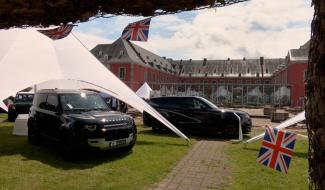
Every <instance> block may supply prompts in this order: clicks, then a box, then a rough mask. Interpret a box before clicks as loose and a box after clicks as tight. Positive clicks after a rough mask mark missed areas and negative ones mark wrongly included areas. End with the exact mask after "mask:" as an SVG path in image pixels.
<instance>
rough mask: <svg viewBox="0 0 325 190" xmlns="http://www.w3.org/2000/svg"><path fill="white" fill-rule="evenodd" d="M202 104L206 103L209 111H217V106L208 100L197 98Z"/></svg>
mask: <svg viewBox="0 0 325 190" xmlns="http://www.w3.org/2000/svg"><path fill="white" fill-rule="evenodd" d="M199 98H200V99H201V100H202V101H203V102H204V103H206V104H207V105H208V106H209V107H210V108H211V109H217V110H219V108H218V106H216V105H214V104H213V103H212V102H210V101H209V100H207V99H205V98H202V97H199Z"/></svg>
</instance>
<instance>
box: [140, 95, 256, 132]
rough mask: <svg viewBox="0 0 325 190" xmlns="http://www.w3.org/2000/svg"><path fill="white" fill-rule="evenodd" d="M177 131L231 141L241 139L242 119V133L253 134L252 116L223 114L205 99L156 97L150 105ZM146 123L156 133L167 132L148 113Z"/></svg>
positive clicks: (240, 113) (225, 112) (145, 114)
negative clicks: (218, 136) (205, 134)
mask: <svg viewBox="0 0 325 190" xmlns="http://www.w3.org/2000/svg"><path fill="white" fill-rule="evenodd" d="M148 103H149V104H150V105H151V106H152V107H154V108H155V109H156V110H157V111H158V112H159V113H160V114H162V115H163V116H164V117H165V118H166V119H167V120H168V121H170V122H171V123H172V124H173V125H175V127H177V128H178V129H179V130H181V131H182V132H185V133H207V134H210V135H216V134H223V135H225V136H226V137H228V138H232V137H238V131H239V130H238V127H239V125H238V124H239V123H238V121H239V119H238V117H237V116H236V115H235V114H234V113H236V114H237V115H238V116H239V117H240V119H241V126H242V131H243V133H249V132H250V131H251V126H252V121H251V118H250V116H249V115H248V114H247V113H245V112H242V111H237V110H224V109H220V108H218V107H217V106H215V105H214V104H213V103H211V102H210V101H208V100H206V99H204V98H202V97H157V98H152V99H150V101H149V102H148ZM143 122H144V124H145V125H147V126H150V127H152V129H153V130H154V131H163V130H167V128H166V127H165V126H164V125H163V124H161V123H160V122H159V121H158V120H156V119H155V118H153V117H152V116H151V115H149V114H148V113H146V112H144V113H143Z"/></svg>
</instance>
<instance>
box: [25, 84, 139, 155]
mask: <svg viewBox="0 0 325 190" xmlns="http://www.w3.org/2000/svg"><path fill="white" fill-rule="evenodd" d="M136 138H137V130H136V126H135V123H134V120H133V118H132V117H131V116H129V115H127V114H123V113H120V112H116V111H111V110H110V109H109V107H108V106H107V104H106V103H105V102H104V100H103V99H102V98H101V97H100V96H99V95H98V94H97V93H95V92H90V91H80V90H40V91H38V92H37V94H36V95H35V98H34V101H33V105H32V107H31V109H30V115H29V119H28V141H29V142H30V143H32V144H37V143H40V142H42V141H43V140H53V141H58V142H60V143H62V144H63V149H64V152H66V153H71V152H81V151H83V150H84V149H87V148H98V149H116V148H124V149H132V147H133V146H134V144H135V142H136Z"/></svg>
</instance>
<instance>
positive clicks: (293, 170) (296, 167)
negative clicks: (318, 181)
mask: <svg viewBox="0 0 325 190" xmlns="http://www.w3.org/2000/svg"><path fill="white" fill-rule="evenodd" d="M260 145H261V141H257V142H255V143H253V144H249V145H247V146H246V147H245V146H244V145H243V144H231V145H230V146H228V147H229V148H228V150H227V153H228V155H229V158H230V160H229V164H230V167H231V170H232V178H233V183H232V184H231V186H230V188H229V189H232V190H233V189H234V190H236V189H238V190H241V189H249V190H254V189H256V190H260V189H297V190H298V189H308V180H307V179H308V171H307V170H308V169H307V168H308V160H307V152H308V141H307V139H304V138H301V137H300V138H299V137H298V139H297V141H296V144H295V149H294V151H295V153H294V156H293V157H292V159H291V163H290V167H289V171H288V174H287V175H286V174H284V173H281V172H278V171H277V170H272V169H271V168H267V167H265V166H263V165H260V164H257V163H256V159H257V155H258V153H259V149H260Z"/></svg>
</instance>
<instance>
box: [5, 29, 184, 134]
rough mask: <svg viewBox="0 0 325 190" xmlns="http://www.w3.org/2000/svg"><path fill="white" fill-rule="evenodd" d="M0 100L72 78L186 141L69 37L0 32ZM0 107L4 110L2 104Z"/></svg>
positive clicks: (30, 30) (32, 31)
mask: <svg viewBox="0 0 325 190" xmlns="http://www.w3.org/2000/svg"><path fill="white" fill-rule="evenodd" d="M0 41H1V46H0V71H1V79H2V80H0V89H1V90H0V100H3V99H5V98H7V97H9V96H10V95H13V94H15V93H16V92H17V91H19V90H21V89H24V88H26V87H28V86H32V85H34V84H38V83H41V82H43V81H48V80H57V79H73V80H77V81H79V82H82V83H85V84H87V85H92V86H96V87H97V88H98V89H101V91H102V92H105V93H108V94H110V95H112V96H113V97H115V98H118V99H120V100H122V101H123V102H125V103H127V104H129V105H131V106H132V107H134V108H136V109H137V110H139V111H140V112H143V111H146V112H148V113H149V114H151V115H152V116H153V117H155V118H156V119H157V120H159V121H160V122H162V123H163V124H165V125H166V126H167V127H168V128H170V129H171V130H172V131H174V132H175V133H176V134H177V135H179V136H180V137H182V138H184V139H186V140H188V138H187V137H186V136H185V135H184V134H183V133H181V132H180V131H179V130H178V129H177V128H175V127H174V126H173V125H172V124H171V123H170V122H168V120H166V119H165V118H164V117H163V116H161V115H160V114H159V113H158V112H157V111H156V110H155V109H154V108H152V107H151V106H150V105H148V104H147V103H146V102H145V101H143V100H142V99H141V98H140V97H138V96H137V95H136V94H135V93H134V92H133V91H132V90H131V89H130V88H129V87H128V86H126V85H125V84H124V83H123V82H122V81H120V80H119V79H118V78H117V77H116V76H115V75H114V74H113V73H111V72H110V71H109V70H108V69H106V68H105V67H104V66H103V65H102V64H101V63H100V62H99V61H98V60H97V59H96V58H95V57H94V56H93V55H92V54H91V53H90V52H89V51H88V50H87V49H86V48H85V47H84V46H83V45H82V44H81V43H80V42H79V41H78V40H77V39H76V38H75V37H74V36H73V35H71V34H70V35H69V36H67V37H66V38H64V39H61V40H56V41H53V40H51V39H50V38H48V37H46V36H44V35H43V34H41V33H39V32H37V31H36V30H35V29H11V30H0ZM0 106H1V107H2V108H4V109H5V110H7V107H5V106H4V105H3V104H0Z"/></svg>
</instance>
